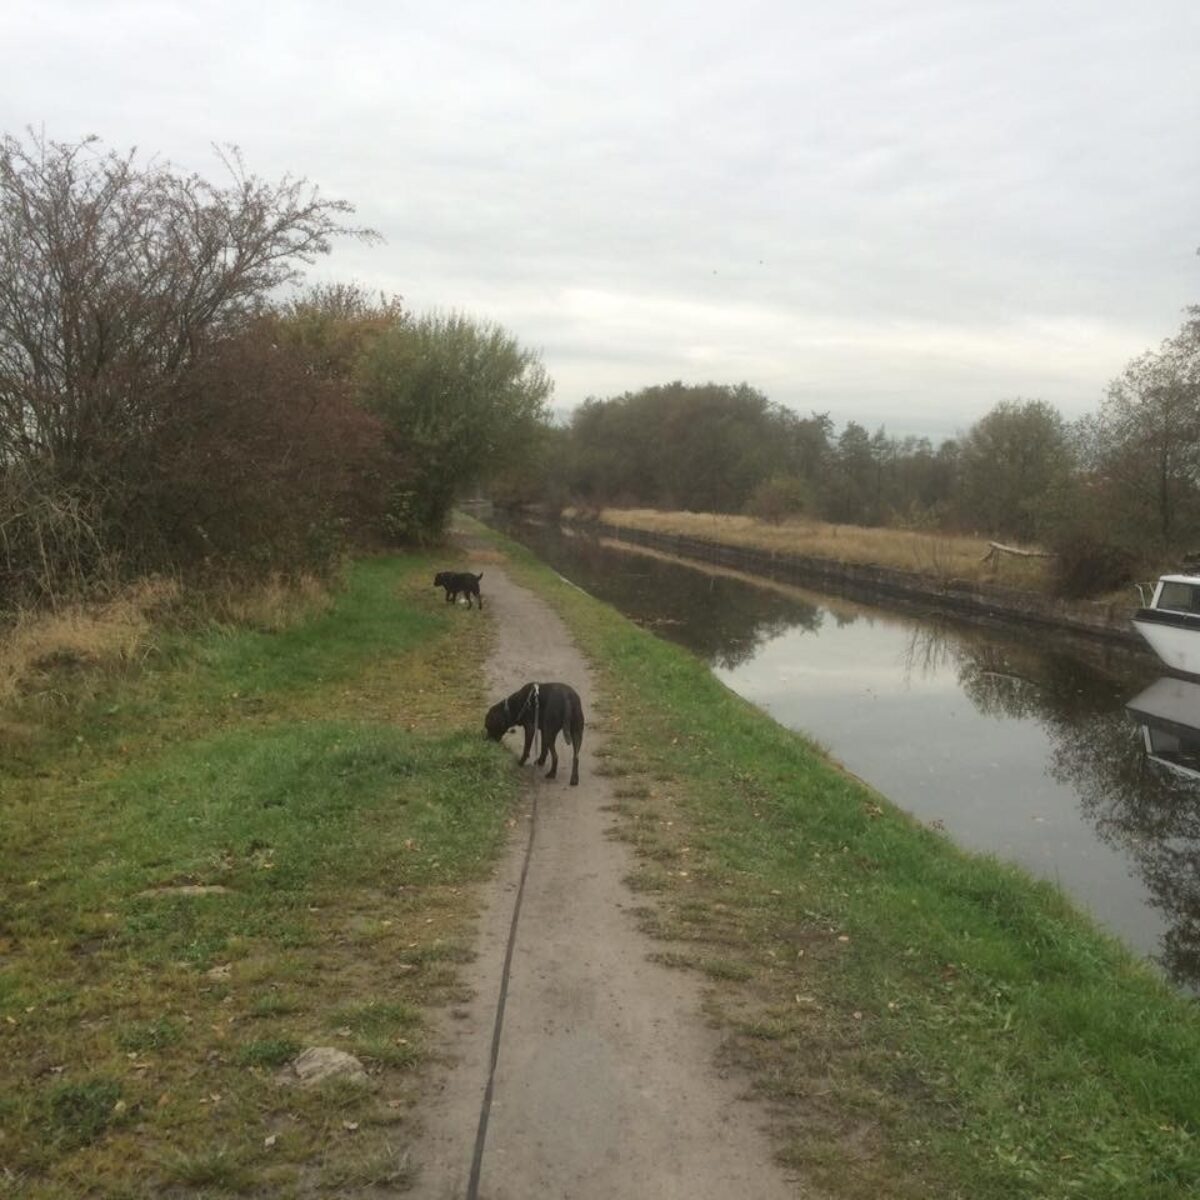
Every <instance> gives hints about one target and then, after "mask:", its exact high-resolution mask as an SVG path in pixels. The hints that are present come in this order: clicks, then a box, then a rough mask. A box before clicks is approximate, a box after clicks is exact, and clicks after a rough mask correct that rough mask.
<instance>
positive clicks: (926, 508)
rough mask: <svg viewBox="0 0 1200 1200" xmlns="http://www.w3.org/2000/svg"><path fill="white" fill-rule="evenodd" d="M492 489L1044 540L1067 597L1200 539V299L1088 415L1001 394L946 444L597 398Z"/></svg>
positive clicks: (772, 413)
mask: <svg viewBox="0 0 1200 1200" xmlns="http://www.w3.org/2000/svg"><path fill="white" fill-rule="evenodd" d="M495 495H496V498H497V499H498V500H499V501H500V502H501V503H504V504H513V505H519V504H523V503H531V502H539V503H543V504H548V505H550V506H551V507H555V506H561V505H563V504H566V503H569V502H570V503H575V504H577V505H583V506H591V507H600V506H606V505H612V506H619V507H655V508H663V509H688V510H693V511H714V512H723V513H748V514H751V515H754V516H758V517H761V518H763V519H766V520H773V521H778V520H782V519H784V518H785V517H789V516H798V515H807V516H809V517H813V518H816V519H821V520H825V521H831V522H836V523H839V524H856V525H871V526H896V527H903V528H908V529H912V528H918V529H929V530H943V531H947V532H950V531H953V532H974V533H979V534H983V535H985V536H987V537H990V538H995V539H1003V540H1007V541H1015V542H1025V543H1040V544H1042V545H1044V546H1047V547H1048V548H1049V549H1050V550H1051V551H1053V552H1054V554H1055V558H1056V562H1057V565H1058V571H1059V584H1060V586H1061V588H1062V590H1063V591H1064V592H1065V593H1067V594H1075V595H1083V594H1088V593H1091V592H1098V591H1103V590H1107V589H1109V588H1112V587H1116V586H1118V585H1119V584H1121V583H1122V582H1125V581H1127V580H1128V579H1131V578H1133V577H1134V575H1135V574H1136V573H1138V572H1140V571H1144V570H1146V569H1152V568H1154V567H1155V566H1158V565H1162V564H1164V563H1167V562H1171V561H1173V560H1176V559H1178V558H1179V557H1181V556H1182V555H1184V554H1186V553H1188V552H1191V551H1195V550H1198V549H1200V309H1193V310H1190V311H1189V315H1188V320H1187V321H1186V322H1185V323H1184V325H1183V327H1182V328H1181V329H1180V331H1179V332H1178V333H1177V334H1176V335H1175V336H1173V337H1171V338H1168V339H1167V340H1166V341H1165V342H1164V343H1163V344H1162V346H1161V347H1159V348H1158V349H1157V350H1154V351H1150V352H1148V353H1146V354H1143V355H1141V356H1139V357H1138V358H1136V359H1135V360H1134V361H1133V362H1131V363H1130V364H1129V365H1128V366H1127V367H1126V368H1125V370H1124V371H1123V372H1122V373H1121V374H1120V375H1119V376H1118V377H1117V378H1116V379H1115V380H1113V381H1112V383H1111V384H1110V385H1109V387H1108V389H1107V393H1106V395H1105V396H1104V397H1103V399H1102V401H1101V403H1100V404H1099V406H1098V408H1097V410H1096V411H1095V412H1093V413H1091V414H1089V415H1087V416H1086V417H1084V418H1083V419H1081V420H1078V421H1067V420H1066V419H1065V418H1064V417H1063V416H1062V415H1061V413H1059V412H1058V410H1057V409H1056V408H1055V407H1054V406H1053V405H1051V404H1048V403H1046V402H1045V401H1042V400H1021V399H1017V400H1004V401H1001V402H999V403H998V404H996V405H995V406H994V407H993V408H992V409H991V411H990V412H988V413H987V414H986V415H985V416H983V417H982V418H980V419H979V420H978V421H976V422H975V423H974V424H973V425H971V426H970V427H969V428H968V429H966V430H965V431H964V432H962V433H961V434H959V435H958V436H956V437H952V438H947V439H945V440H943V441H941V442H940V443H938V444H936V445H935V444H934V443H933V442H931V441H930V440H929V439H928V438H923V437H896V436H894V435H891V434H889V433H888V432H887V431H886V430H885V429H883V428H880V429H877V430H875V431H874V432H870V431H869V430H867V429H866V428H864V427H863V426H862V425H860V424H858V423H857V422H855V421H849V422H847V423H846V425H845V426H844V427H842V428H841V429H840V430H839V429H837V428H836V427H835V425H834V423H833V422H832V421H831V420H830V418H829V416H828V414H825V413H812V414H810V415H809V416H807V417H801V416H799V415H798V414H796V413H795V412H793V411H791V410H789V409H787V408H785V407H784V406H782V405H780V404H777V403H774V402H772V401H770V400H769V399H768V398H767V397H766V396H765V395H764V394H763V393H761V392H759V391H757V390H756V389H754V388H753V387H751V386H749V385H748V384H745V383H741V384H737V385H734V386H730V385H723V384H715V383H708V384H702V385H692V384H684V383H680V382H675V383H670V384H666V385H660V386H655V387H648V388H643V389H642V390H640V391H637V392H629V393H625V394H623V395H620V396H615V397H612V398H609V399H603V400H601V399H589V400H588V401H586V402H585V403H584V404H582V405H581V406H580V407H579V408H577V409H576V410H575V411H574V413H572V414H571V416H570V418H569V419H568V420H567V421H566V423H565V424H563V425H561V426H559V427H558V428H556V429H554V430H552V431H549V432H548V433H547V434H545V435H543V438H542V444H541V447H540V450H539V454H538V458H537V461H536V463H533V464H531V463H526V464H524V465H523V466H522V468H521V469H520V470H515V471H509V472H508V473H506V474H505V475H504V477H503V478H502V479H501V480H499V481H498V483H497V485H496V488H495Z"/></svg>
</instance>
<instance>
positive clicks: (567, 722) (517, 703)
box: [483, 683, 583, 786]
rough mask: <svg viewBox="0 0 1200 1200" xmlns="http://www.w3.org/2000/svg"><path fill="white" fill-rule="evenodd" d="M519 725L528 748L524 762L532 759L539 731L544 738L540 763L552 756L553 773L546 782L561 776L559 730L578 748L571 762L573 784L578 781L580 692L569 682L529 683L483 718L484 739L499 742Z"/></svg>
mask: <svg viewBox="0 0 1200 1200" xmlns="http://www.w3.org/2000/svg"><path fill="white" fill-rule="evenodd" d="M518 725H520V726H522V727H523V728H524V730H525V749H524V750H523V751H522V752H521V762H522V763H524V762H525V760H526V759H527V758H528V757H529V747H530V746H532V745H533V733H534V730H535V729H536V730H537V731H538V732H539V733H541V735H542V753H541V756H540V757H539V758H538V760H537V765H538V766H539V767H540V766H542V765H543V764H544V763H545V761H546V755H547V754H549V755H550V770H549V771H547V772H546V778H547V779H553V778H554V777H555V776H556V775H557V774H558V751H557V750H555V748H554V743H555V741H556V740H557V738H558V734H559V731H560V730H561V731H562V734H563V737H564V738H565V739H566V740H567V741H568V742H569V743H570V744H571V745H572V746H573V747H574V748H575V757H574V758H573V759H572V760H571V784H572V786H574V785H575V784H577V783H578V782H579V747H580V746H581V745H583V705H582V704H581V703H580V701H579V693H578V692H576V690H575V689H574V688H573V687H571V685H570V684H569V683H527V684H526V685H525V686H524V687H522V688H519V689H518V690H517V691H515V692H513V694H512V695H511V696H508V697H506V698H505V699H503V700H501V701H500V703H499V704H493V705H492V707H491V708H489V709H488V713H487V716H486V717H484V719H483V729H484V737H488V738H491V739H492V741H493V742H498V741H499V740H500V739H501V738H502V737H503V736H504V735H505V734H506V733H507V732H508V731H509V730H510V729H515V728H516V727H517V726H518Z"/></svg>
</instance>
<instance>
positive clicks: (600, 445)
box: [569, 382, 826, 512]
mask: <svg viewBox="0 0 1200 1200" xmlns="http://www.w3.org/2000/svg"><path fill="white" fill-rule="evenodd" d="M825 422H826V418H824V417H813V418H811V419H807V420H806V419H804V418H801V417H799V416H797V415H796V414H795V413H793V412H791V411H790V410H789V409H786V408H784V407H783V406H781V405H777V404H773V403H771V401H769V400H768V399H767V398H766V397H765V396H764V395H763V394H762V393H761V392H758V391H756V390H755V389H754V388H752V387H750V386H749V385H747V384H736V385H732V386H730V385H725V384H715V383H708V384H684V383H679V382H675V383H669V384H663V385H660V386H657V387H650V388H644V389H643V390H641V391H640V392H631V393H626V394H625V395H623V396H618V397H615V398H614V399H612V400H588V401H586V402H585V403H584V404H583V405H581V406H580V407H579V408H578V409H577V410H576V411H575V413H574V415H573V417H572V420H571V424H570V430H569V440H570V444H571V454H572V462H573V464H574V470H573V477H572V480H571V485H572V486H571V490H572V491H573V492H574V493H575V494H576V495H577V496H578V497H579V498H580V499H582V500H584V501H592V502H596V503H610V502H613V501H620V502H622V503H627V504H645V505H653V506H660V507H664V508H688V509H694V510H712V511H717V512H737V511H740V510H741V508H742V507H743V506H744V505H745V504H746V502H747V501H748V500H749V498H750V496H751V494H752V493H753V492H754V490H755V488H756V487H758V485H759V484H760V483H761V482H762V481H763V480H764V479H766V478H769V477H771V476H772V475H784V474H788V473H790V472H794V471H796V470H797V469H800V465H801V464H802V463H812V464H814V465H815V464H816V463H817V462H818V461H820V459H821V458H822V457H823V455H824V452H825V428H826V426H825Z"/></svg>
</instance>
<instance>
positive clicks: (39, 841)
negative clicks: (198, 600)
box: [0, 557, 516, 1200]
mask: <svg viewBox="0 0 1200 1200" xmlns="http://www.w3.org/2000/svg"><path fill="white" fill-rule="evenodd" d="M435 569H436V568H435V566H434V565H433V563H432V562H431V561H429V560H427V559H425V558H423V557H411V558H405V559H375V560H370V561H365V562H362V563H359V564H358V565H357V566H356V567H355V568H354V569H353V571H352V572H351V573H350V575H349V577H348V580H347V583H346V586H345V588H344V589H342V590H341V591H340V592H338V593H337V595H336V596H335V597H334V600H333V602H332V604H327V605H316V606H313V607H312V608H311V610H310V611H309V613H308V615H307V616H306V617H304V618H302V619H299V620H297V621H295V622H294V623H292V624H290V625H289V626H288V627H287V628H286V629H282V630H279V631H276V632H257V631H254V630H250V629H245V628H242V629H233V628H225V629H217V630H212V631H210V632H208V633H206V634H204V635H202V636H199V637H197V636H190V637H183V636H181V635H175V636H160V637H158V638H157V640H156V648H155V650H154V651H153V653H152V654H150V657H149V658H148V659H147V660H146V661H145V662H143V663H142V664H141V666H140V667H138V669H136V670H134V669H132V668H130V669H126V670H124V671H122V672H118V673H116V674H114V673H113V672H111V671H94V672H91V673H89V672H88V671H87V670H86V669H83V668H81V667H80V666H79V664H78V663H74V662H73V663H71V664H69V665H64V666H62V668H61V670H60V673H59V677H58V678H55V677H53V676H51V677H48V678H47V679H46V680H44V681H43V682H44V685H45V686H44V687H42V688H41V689H40V690H39V691H38V692H37V693H36V694H32V695H27V696H25V698H24V699H23V700H21V701H19V702H18V703H16V704H15V706H10V707H9V709H8V711H7V712H6V714H5V717H6V720H5V729H6V730H7V739H8V740H7V742H6V750H7V753H6V755H5V757H4V759H3V766H2V768H0V795H2V797H3V798H2V800H0V968H2V971H0V1047H2V1048H3V1053H2V1056H0V1195H4V1194H9V1195H13V1196H22V1197H40V1198H55V1200H57V1198H60V1197H61V1198H63V1200H65V1198H67V1197H71V1198H75V1197H80V1196H104V1197H140V1196H161V1195H179V1196H189V1195H196V1196H201V1195H203V1196H225V1195H234V1194H258V1195H264V1194H269V1195H271V1196H289V1195H298V1194H303V1195H312V1194H318V1195H319V1194H333V1193H336V1194H339V1195H342V1194H353V1193H356V1192H359V1191H361V1190H364V1189H369V1188H372V1187H376V1186H384V1185H386V1186H390V1187H398V1186H401V1185H402V1184H403V1183H405V1182H406V1180H407V1177H408V1173H409V1166H408V1160H407V1156H406V1148H407V1146H408V1145H409V1143H410V1141H411V1138H412V1132H411V1131H412V1128H413V1123H412V1118H413V1113H412V1105H413V1104H414V1102H415V1101H414V1097H415V1085H414V1071H413V1068H414V1066H415V1065H416V1064H418V1063H419V1062H420V1061H421V1059H422V1058H423V1056H424V1055H425V1054H426V1053H427V1046H426V1033H425V1017H424V1015H423V1008H424V1006H425V1005H428V1004H431V1003H444V1002H446V1001H448V1000H451V999H453V998H454V997H455V996H456V995H457V994H458V991H459V988H460V986H461V985H460V984H459V982H458V974H459V972H458V968H457V966H456V964H457V963H459V962H461V961H462V960H463V959H464V958H466V957H467V956H468V951H467V950H466V948H465V943H464V936H465V930H466V923H467V920H468V919H469V917H470V915H471V914H470V911H469V909H470V905H469V901H468V899H467V894H466V892H465V891H464V889H463V885H464V884H466V883H467V882H469V881H471V880H474V879H476V878H478V877H479V876H480V875H481V874H482V873H483V872H484V870H485V869H486V865H487V864H488V862H489V861H490V859H491V856H492V855H493V853H494V851H495V850H496V848H497V846H498V844H499V842H500V840H501V838H502V835H503V830H504V823H505V820H506V817H507V814H508V811H509V806H510V804H511V802H512V800H513V799H514V795H515V787H516V779H515V777H514V774H513V772H512V771H511V770H509V769H508V763H507V761H506V759H505V757H504V756H503V755H500V754H498V753H496V752H495V747H487V746H486V745H485V744H484V742H483V741H482V739H480V738H479V737H478V734H477V729H478V725H479V714H480V713H481V712H482V710H483V707H484V703H483V701H484V697H483V695H482V691H481V688H482V682H481V665H482V662H483V659H484V656H485V653H486V650H487V645H488V640H489V633H488V625H487V619H486V617H484V616H483V615H482V614H480V613H478V612H476V613H467V612H465V611H463V610H460V609H458V608H455V607H450V606H447V605H445V604H444V603H442V602H441V593H440V592H436V591H435V590H434V589H433V588H432V587H431V586H430V579H431V578H432V574H433V571H434V570H435ZM313 1045H329V1046H335V1047H338V1048H340V1049H343V1050H347V1051H350V1052H351V1053H354V1054H356V1055H357V1056H359V1057H360V1058H361V1059H362V1060H363V1062H364V1063H365V1064H366V1066H367V1068H368V1071H369V1073H370V1083H369V1086H367V1087H361V1086H355V1085H349V1084H345V1083H343V1084H341V1085H337V1084H333V1085H327V1086H325V1087H323V1088H319V1089H316V1090H314V1091H306V1090H302V1089H299V1088H295V1087H284V1086H281V1085H280V1084H279V1083H278V1082H277V1081H276V1074H277V1072H278V1071H279V1070H280V1068H281V1067H283V1066H284V1064H285V1063H287V1062H288V1061H290V1060H291V1059H292V1058H293V1057H294V1056H295V1054H296V1053H297V1052H298V1050H300V1049H301V1048H302V1047H306V1046H313Z"/></svg>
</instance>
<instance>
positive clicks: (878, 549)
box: [565, 508, 1046, 591]
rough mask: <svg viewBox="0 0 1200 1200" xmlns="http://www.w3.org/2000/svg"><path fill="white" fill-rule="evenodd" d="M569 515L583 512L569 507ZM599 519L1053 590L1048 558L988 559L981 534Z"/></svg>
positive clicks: (673, 516) (635, 512)
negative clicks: (1049, 585)
mask: <svg viewBox="0 0 1200 1200" xmlns="http://www.w3.org/2000/svg"><path fill="white" fill-rule="evenodd" d="M565 515H567V516H572V515H573V516H582V513H580V512H578V511H577V510H571V509H568V510H566V514H565ZM599 518H600V520H601V521H603V522H605V523H607V524H609V525H616V526H625V527H627V528H631V529H643V530H647V531H649V532H653V533H673V534H682V535H683V536H685V537H694V538H705V539H707V540H709V541H713V542H720V543H721V544H723V545H729V546H746V547H751V548H753V549H756V550H769V551H774V552H775V553H777V554H795V555H799V556H802V557H810V558H825V559H832V560H834V561H836V562H843V563H858V564H862V565H869V566H878V567H891V568H894V569H896V570H900V571H912V572H915V573H916V574H920V575H928V576H931V577H933V578H935V579H939V580H946V579H965V580H970V581H972V582H977V583H998V584H1002V585H1004V586H1006V587H1022V588H1031V589H1035V590H1039V591H1040V590H1044V589H1045V586H1046V571H1045V560H1041V559H1007V558H1005V559H1002V561H1000V562H999V563H996V562H994V561H992V562H985V561H984V558H985V556H986V555H987V552H988V548H989V543H988V542H987V541H986V540H985V539H983V538H978V537H966V536H961V535H954V534H942V533H925V532H920V531H916V530H907V529H877V528H870V529H869V528H864V527H862V526H858V525H831V524H828V523H826V522H823V521H812V520H807V519H803V518H799V519H792V520H788V521H783V522H780V523H779V524H777V525H775V524H769V523H767V522H765V521H760V520H757V519H756V518H754V517H745V516H732V515H728V514H722V513H695V512H659V511H657V510H655V509H649V508H605V509H602V510H601V511H600V513H599Z"/></svg>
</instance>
